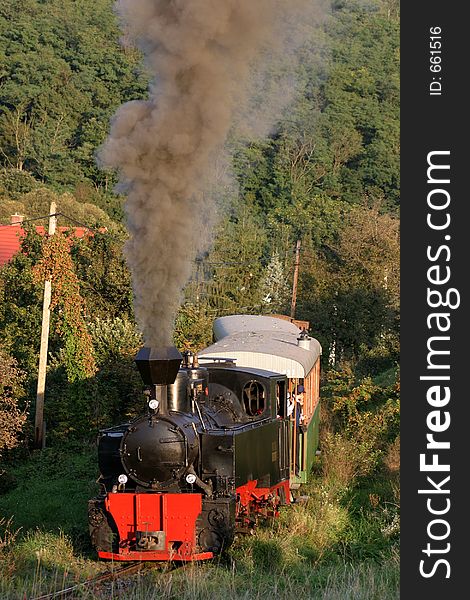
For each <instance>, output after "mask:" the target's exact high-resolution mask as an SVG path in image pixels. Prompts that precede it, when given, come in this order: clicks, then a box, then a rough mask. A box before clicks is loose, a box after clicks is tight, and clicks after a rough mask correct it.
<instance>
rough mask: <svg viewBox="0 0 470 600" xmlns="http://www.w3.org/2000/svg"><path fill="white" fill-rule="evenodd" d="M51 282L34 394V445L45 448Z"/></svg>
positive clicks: (47, 288)
mask: <svg viewBox="0 0 470 600" xmlns="http://www.w3.org/2000/svg"><path fill="white" fill-rule="evenodd" d="M56 222H57V218H56V203H55V202H51V207H50V211H49V235H50V236H51V235H54V233H55V227H56ZM50 306H51V281H50V280H46V281H45V282H44V301H43V305H42V327H41V348H40V351H39V369H38V387H37V394H36V416H35V422H34V445H35V447H36V448H41V449H42V448H44V447H45V441H46V440H45V437H44V393H45V390H46V367H47V347H48V343H49V322H50V318H51V311H50Z"/></svg>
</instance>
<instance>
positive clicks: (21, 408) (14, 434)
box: [0, 347, 27, 475]
mask: <svg viewBox="0 0 470 600" xmlns="http://www.w3.org/2000/svg"><path fill="white" fill-rule="evenodd" d="M0 377H1V379H0V458H1V456H2V450H8V449H11V448H15V446H17V445H18V444H19V442H20V435H21V432H22V430H23V427H24V425H25V423H26V419H27V406H26V405H25V404H24V403H23V405H22V401H23V398H24V390H23V387H22V384H23V381H24V378H25V375H24V373H23V372H22V371H21V370H20V369H18V367H17V362H16V360H15V359H14V358H12V357H11V356H10V355H9V354H7V352H5V350H4V349H3V348H1V347H0ZM0 475H1V470H0Z"/></svg>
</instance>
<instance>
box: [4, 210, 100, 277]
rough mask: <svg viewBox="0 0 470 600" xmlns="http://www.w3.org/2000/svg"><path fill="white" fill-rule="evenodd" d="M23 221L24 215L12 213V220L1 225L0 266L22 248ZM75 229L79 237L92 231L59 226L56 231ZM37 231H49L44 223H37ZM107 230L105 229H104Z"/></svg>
mask: <svg viewBox="0 0 470 600" xmlns="http://www.w3.org/2000/svg"><path fill="white" fill-rule="evenodd" d="M22 222H23V216H22V215H16V214H15V215H12V216H11V222H10V223H9V224H7V225H0V267H2V266H3V265H4V264H6V263H7V262H9V261H10V260H11V259H12V258H13V257H14V256H15V254H16V253H17V252H19V251H20V249H21V239H22V237H23V236H24V235H25V230H24V229H23V228H22V227H21V223H22ZM70 230H72V231H73V235H74V236H75V237H77V238H83V237H85V235H87V234H88V233H90V230H89V229H88V228H87V227H57V228H56V231H60V232H61V233H63V232H64V231H70ZM36 231H37V232H38V233H39V235H45V233H46V232H47V230H46V228H45V227H44V226H43V225H37V226H36ZM103 231H105V230H103Z"/></svg>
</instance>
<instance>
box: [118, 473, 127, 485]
mask: <svg viewBox="0 0 470 600" xmlns="http://www.w3.org/2000/svg"><path fill="white" fill-rule="evenodd" d="M118 481H119V483H127V475H125V474H124V473H121V475H119V477H118Z"/></svg>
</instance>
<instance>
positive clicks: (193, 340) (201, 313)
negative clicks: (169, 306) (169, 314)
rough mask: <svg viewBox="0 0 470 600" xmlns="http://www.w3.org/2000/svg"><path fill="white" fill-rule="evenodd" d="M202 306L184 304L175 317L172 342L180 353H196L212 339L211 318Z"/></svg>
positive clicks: (206, 308) (205, 307) (204, 306)
mask: <svg viewBox="0 0 470 600" xmlns="http://www.w3.org/2000/svg"><path fill="white" fill-rule="evenodd" d="M207 311H208V307H207V306H206V305H204V304H197V305H194V304H191V303H190V302H185V303H184V304H183V305H182V306H180V309H179V311H178V314H177V315H176V322H175V328H174V333H173V341H174V344H175V346H176V347H177V348H178V350H179V351H180V352H184V351H186V350H190V351H191V352H194V353H195V352H198V351H199V350H202V348H205V347H206V346H209V344H210V343H211V339H212V321H213V319H212V317H211V316H210V315H209V314H208V312H207Z"/></svg>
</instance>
